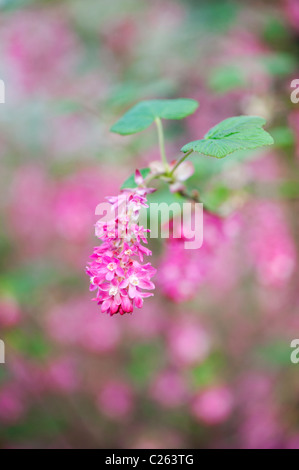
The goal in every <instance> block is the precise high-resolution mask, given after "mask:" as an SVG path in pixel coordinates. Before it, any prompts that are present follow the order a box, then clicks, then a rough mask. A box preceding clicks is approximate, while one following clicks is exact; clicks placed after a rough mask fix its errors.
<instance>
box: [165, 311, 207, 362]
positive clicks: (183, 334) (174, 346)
mask: <svg viewBox="0 0 299 470" xmlns="http://www.w3.org/2000/svg"><path fill="white" fill-rule="evenodd" d="M168 347H169V352H170V355H171V358H172V360H173V361H174V362H175V363H176V364H181V365H189V364H194V363H201V362H202V361H203V360H204V359H205V358H206V357H207V355H208V353H209V350H210V338H209V336H208V334H207V332H206V331H205V329H204V328H203V327H202V325H201V324H200V323H199V322H198V321H192V320H189V319H186V320H183V319H181V320H177V321H176V323H175V324H173V325H171V327H170V329H169V332H168Z"/></svg>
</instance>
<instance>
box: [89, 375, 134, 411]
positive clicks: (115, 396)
mask: <svg viewBox="0 0 299 470" xmlns="http://www.w3.org/2000/svg"><path fill="white" fill-rule="evenodd" d="M97 405H98V408H99V410H100V411H101V412H102V413H103V414H104V415H106V416H107V417H108V418H111V419H123V418H126V417H127V416H128V415H129V414H130V413H131V412H132V409H133V394H132V390H131V388H130V387H129V385H128V384H126V383H124V382H122V381H110V382H106V383H105V385H104V386H103V388H102V390H101V391H100V392H99V394H98V396H97Z"/></svg>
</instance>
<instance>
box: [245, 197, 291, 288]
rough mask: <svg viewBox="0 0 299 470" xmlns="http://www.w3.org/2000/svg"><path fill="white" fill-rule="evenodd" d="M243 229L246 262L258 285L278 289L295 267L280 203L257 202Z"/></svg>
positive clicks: (251, 208)
mask: <svg viewBox="0 0 299 470" xmlns="http://www.w3.org/2000/svg"><path fill="white" fill-rule="evenodd" d="M247 216H248V221H249V223H250V226H248V225H247V227H246V229H245V230H246V234H247V240H248V241H247V243H248V254H249V262H251V263H252V264H253V265H254V266H255V268H256V270H257V274H258V278H259V280H260V282H262V283H263V284H266V285H273V286H281V285H283V284H284V283H285V282H287V281H288V280H289V279H290V277H291V275H292V274H293V272H294V270H295V267H296V263H297V260H296V248H295V245H294V240H293V238H292V235H291V232H290V228H289V226H288V222H287V219H286V216H285V214H284V212H283V210H282V207H281V206H280V205H279V204H276V203H273V202H262V201H257V202H256V203H253V204H252V205H251V207H250V209H249V214H247Z"/></svg>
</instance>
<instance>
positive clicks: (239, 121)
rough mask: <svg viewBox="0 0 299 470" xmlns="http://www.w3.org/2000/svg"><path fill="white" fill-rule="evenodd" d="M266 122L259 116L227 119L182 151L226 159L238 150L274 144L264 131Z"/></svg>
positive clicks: (185, 146)
mask: <svg viewBox="0 0 299 470" xmlns="http://www.w3.org/2000/svg"><path fill="white" fill-rule="evenodd" d="M265 123H266V121H265V120H264V119H263V118H261V117H258V116H236V117H231V118H228V119H225V120H224V121H222V122H220V124H217V126H215V127H213V128H212V129H210V130H209V132H208V133H207V134H206V135H205V137H204V138H203V139H201V140H195V141H194V142H190V143H189V144H186V145H184V147H183V148H182V149H181V151H182V152H184V153H186V152H189V151H190V150H193V151H194V152H199V153H202V154H203V155H207V156H210V157H216V158H224V157H226V156H227V155H229V154H230V153H233V152H235V151H236V150H250V149H255V148H258V147H263V146H265V145H271V144H273V139H272V137H271V136H270V134H268V132H266V131H265V130H264V129H263V127H262V126H263V125H264V124H265Z"/></svg>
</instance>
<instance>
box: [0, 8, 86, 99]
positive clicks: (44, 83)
mask: <svg viewBox="0 0 299 470" xmlns="http://www.w3.org/2000/svg"><path fill="white" fill-rule="evenodd" d="M1 43H2V52H3V56H4V59H5V63H6V66H7V69H8V70H9V72H10V75H11V76H10V78H11V80H12V82H13V83H14V85H15V88H16V89H17V90H18V88H20V89H21V90H22V89H23V90H24V91H25V92H27V93H28V92H30V93H32V92H34V93H36V92H37V91H43V92H45V91H46V92H48V91H49V87H51V89H53V88H54V90H56V89H57V88H58V87H59V86H60V87H61V84H62V83H64V80H65V79H66V78H67V77H69V69H71V67H72V65H74V59H75V54H74V51H75V47H76V46H77V42H76V39H75V36H74V34H73V33H72V31H71V30H70V28H69V26H68V24H67V22H66V21H65V20H64V19H63V18H62V17H61V15H57V14H56V13H54V12H49V11H48V12H47V13H46V12H43V11H42V10H40V11H34V10H33V11H26V12H24V11H23V12H19V13H17V14H15V15H12V16H11V17H10V18H9V19H7V23H6V25H5V28H4V30H3V36H2V38H1Z"/></svg>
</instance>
